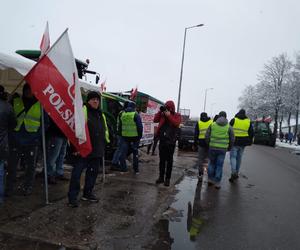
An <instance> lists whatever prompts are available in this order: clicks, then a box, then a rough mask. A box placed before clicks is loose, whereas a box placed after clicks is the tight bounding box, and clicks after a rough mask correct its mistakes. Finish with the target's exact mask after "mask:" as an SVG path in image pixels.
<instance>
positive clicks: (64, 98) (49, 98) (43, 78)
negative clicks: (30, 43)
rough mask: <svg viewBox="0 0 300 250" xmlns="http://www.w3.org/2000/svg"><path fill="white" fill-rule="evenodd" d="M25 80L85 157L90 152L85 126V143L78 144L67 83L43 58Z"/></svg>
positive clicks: (49, 62)
mask: <svg viewBox="0 0 300 250" xmlns="http://www.w3.org/2000/svg"><path fill="white" fill-rule="evenodd" d="M25 79H26V81H27V82H28V83H29V84H30V86H31V89H32V91H33V93H34V94H35V96H36V97H37V99H38V100H39V101H40V102H41V104H42V106H43V107H44V109H45V110H46V111H47V113H48V114H49V115H50V117H51V118H52V119H53V121H54V122H55V123H56V124H57V126H58V127H59V128H60V129H61V130H62V132H63V133H64V134H65V135H66V136H67V137H68V139H69V140H70V142H71V143H72V144H73V145H74V146H75V148H76V149H77V151H78V152H79V153H80V154H81V156H83V157H85V156H87V155H88V154H89V153H90V152H91V150H92V146H91V142H90V137H89V132H88V128H87V124H85V130H86V137H87V141H86V142H84V143H82V144H80V143H79V141H78V138H76V136H75V114H74V106H73V98H74V97H71V96H70V94H69V92H68V87H69V84H68V82H67V81H66V80H65V78H64V77H63V76H62V74H61V73H60V72H59V70H58V69H57V68H56V67H55V65H54V64H53V63H52V62H51V60H50V59H49V58H48V57H47V56H44V57H43V58H42V59H41V60H40V61H39V63H38V64H36V65H35V67H34V68H33V69H32V70H31V71H30V72H29V74H28V75H27V76H26V77H25Z"/></svg>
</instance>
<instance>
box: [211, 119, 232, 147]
mask: <svg viewBox="0 0 300 250" xmlns="http://www.w3.org/2000/svg"><path fill="white" fill-rule="evenodd" d="M215 122H216V123H217V124H218V125H219V126H226V125H227V124H228V120H227V119H226V118H225V117H223V116H220V117H219V118H218V119H217V120H216V121H215ZM210 135H211V126H210V127H209V128H208V129H207V131H206V135H205V140H206V143H207V145H209V141H210ZM228 135H229V146H228V149H227V150H230V149H231V148H232V146H233V143H234V133H233V129H232V127H231V126H229V128H228ZM210 149H217V150H222V151H226V150H224V149H221V148H214V147H210Z"/></svg>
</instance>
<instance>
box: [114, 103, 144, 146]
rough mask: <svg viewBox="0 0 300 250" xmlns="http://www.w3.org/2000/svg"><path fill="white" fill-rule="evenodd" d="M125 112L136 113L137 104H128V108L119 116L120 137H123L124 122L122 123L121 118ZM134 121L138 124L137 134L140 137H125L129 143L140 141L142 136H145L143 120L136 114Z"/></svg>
mask: <svg viewBox="0 0 300 250" xmlns="http://www.w3.org/2000/svg"><path fill="white" fill-rule="evenodd" d="M124 112H136V110H135V103H133V102H128V103H127V107H126V108H125V110H124V111H121V112H120V114H119V116H118V135H119V136H121V135H122V121H121V116H122V113H124ZM134 121H135V124H136V128H137V132H138V136H137V137H124V136H123V138H124V139H125V140H127V141H139V140H140V139H141V138H142V136H143V123H142V120H141V117H140V115H139V114H138V113H137V112H136V114H135V115H134Z"/></svg>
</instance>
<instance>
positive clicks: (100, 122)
mask: <svg viewBox="0 0 300 250" xmlns="http://www.w3.org/2000/svg"><path fill="white" fill-rule="evenodd" d="M100 100H101V98H100V94H99V93H98V92H95V91H90V92H89V93H88V95H87V99H86V101H87V103H86V105H85V106H84V107H83V111H84V116H85V120H86V122H87V126H88V130H89V135H90V140H91V144H92V152H91V153H90V154H89V155H88V156H86V157H81V156H79V155H78V154H77V156H78V159H76V161H75V162H74V166H73V170H72V174H71V180H70V185H69V192H68V198H69V204H68V206H70V207H78V199H77V197H78V194H79V191H80V177H81V174H82V171H83V170H84V169H86V172H85V183H84V189H83V195H82V197H81V200H83V201H89V202H98V201H99V200H98V198H97V197H96V196H95V195H94V193H93V189H94V186H95V183H96V179H97V176H98V173H99V168H100V166H101V164H102V158H103V157H104V153H105V144H106V143H109V142H110V140H109V131H108V127H107V123H106V118H105V115H104V114H103V112H102V111H101V110H100V108H99V107H100Z"/></svg>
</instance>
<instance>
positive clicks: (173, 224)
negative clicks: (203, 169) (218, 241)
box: [152, 174, 208, 250]
mask: <svg viewBox="0 0 300 250" xmlns="http://www.w3.org/2000/svg"><path fill="white" fill-rule="evenodd" d="M176 189H177V190H178V193H177V194H176V195H175V197H174V198H175V201H174V202H173V203H172V204H171V206H170V207H169V209H168V210H167V211H165V212H164V213H163V216H162V219H161V220H160V221H159V222H158V224H157V229H158V235H159V240H158V241H157V242H156V244H155V245H154V246H153V247H152V250H158V249H160V250H161V249H173V250H181V249H185V250H194V249H196V244H195V240H196V238H197V235H199V234H200V233H201V229H202V228H203V227H204V226H205V224H206V223H207V220H208V218H207V216H205V213H204V210H205V208H207V206H208V201H207V174H205V175H204V180H203V183H202V182H199V181H198V178H196V177H195V176H191V175H188V176H185V177H184V178H183V180H182V181H181V182H180V183H179V184H178V185H176Z"/></svg>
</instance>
